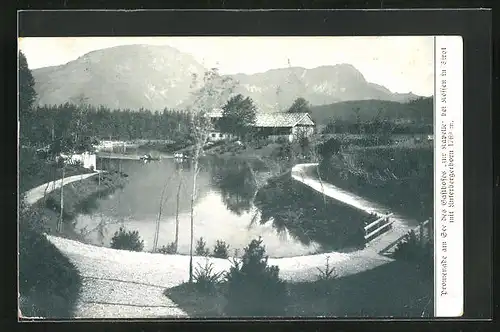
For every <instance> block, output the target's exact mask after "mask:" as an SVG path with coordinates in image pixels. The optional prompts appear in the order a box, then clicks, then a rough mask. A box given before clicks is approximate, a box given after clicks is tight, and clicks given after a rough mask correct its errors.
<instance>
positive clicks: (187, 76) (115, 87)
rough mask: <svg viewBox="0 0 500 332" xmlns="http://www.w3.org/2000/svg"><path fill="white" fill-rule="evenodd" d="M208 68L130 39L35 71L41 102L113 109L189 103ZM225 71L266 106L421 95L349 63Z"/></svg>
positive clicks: (171, 51)
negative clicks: (395, 88)
mask: <svg viewBox="0 0 500 332" xmlns="http://www.w3.org/2000/svg"><path fill="white" fill-rule="evenodd" d="M205 71H206V69H205V68H204V67H203V66H202V65H201V64H199V63H198V62H197V61H196V60H195V59H194V58H193V57H192V56H191V55H189V54H186V53H182V52H180V51H178V50H176V49H174V48H172V47H169V46H152V45H127V46H117V47H112V48H107V49H102V50H97V51H93V52H90V53H88V54H85V55H84V56H82V57H80V58H78V59H76V60H74V61H71V62H69V63H67V64H65V65H61V66H56V67H47V68H41V69H35V70H33V71H32V72H33V76H34V78H35V90H36V91H37V93H38V104H39V105H46V104H48V105H53V104H61V103H65V102H72V103H79V102H82V101H86V102H87V103H89V104H91V105H104V106H107V107H110V108H113V109H118V108H119V109H131V110H139V109H140V108H145V109H150V110H162V109H164V108H183V107H186V106H187V105H189V104H190V103H191V102H192V98H193V97H192V94H191V93H192V88H191V85H192V82H193V74H196V75H198V77H201V76H202V75H203V73H204V72H205ZM227 76H228V77H230V78H232V79H234V80H235V81H236V82H237V83H238V84H237V86H236V89H235V92H236V93H241V94H243V95H245V96H249V97H251V98H252V99H253V100H254V102H255V103H256V104H257V106H259V108H260V109H261V110H263V111H267V112H272V111H280V110H284V109H286V108H288V107H289V106H290V105H291V104H292V102H293V100H295V99H296V98H297V97H299V96H302V97H304V98H305V99H307V100H308V101H309V102H310V103H311V105H325V104H331V103H335V102H342V101H349V100H372V99H376V100H389V101H399V102H404V101H409V100H412V99H415V98H416V97H417V96H415V95H413V94H411V93H410V94H397V93H392V92H391V91H389V90H388V89H386V88H385V87H383V86H380V85H377V84H373V83H370V82H367V81H366V79H365V78H364V77H363V75H362V74H361V73H360V72H359V71H358V70H357V69H356V68H354V67H353V66H352V65H349V64H339V65H333V66H322V67H317V68H314V69H305V68H299V67H291V68H281V69H273V70H269V71H267V72H264V73H258V74H252V75H247V74H235V75H227Z"/></svg>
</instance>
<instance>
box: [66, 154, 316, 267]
mask: <svg viewBox="0 0 500 332" xmlns="http://www.w3.org/2000/svg"><path fill="white" fill-rule="evenodd" d="M97 168H98V169H103V170H121V171H123V172H125V173H126V174H127V175H128V183H127V184H126V186H125V187H124V188H123V189H119V190H117V191H116V192H114V193H113V194H112V195H110V196H108V197H104V198H102V199H100V200H99V201H98V203H97V208H96V210H94V212H93V213H92V214H90V215H80V216H78V217H77V219H76V224H75V227H76V230H77V231H78V232H83V233H85V234H86V236H85V237H86V240H87V241H89V242H91V243H94V244H98V245H104V246H109V244H110V241H111V238H112V236H113V234H114V232H115V231H117V230H118V229H119V227H120V226H125V228H126V229H127V230H136V231H138V232H139V234H140V236H141V238H142V239H143V240H144V250H151V249H152V246H153V242H154V234H155V230H156V225H157V221H158V220H160V223H159V236H158V246H159V247H161V246H163V245H168V244H169V243H172V242H173V241H174V239H175V228H176V227H175V225H176V215H177V211H178V219H179V245H178V253H180V254H189V243H190V216H191V214H190V200H191V193H192V188H193V171H192V169H191V167H190V165H189V163H186V162H184V163H178V162H176V161H174V160H173V159H162V160H160V161H153V162H148V163H144V162H142V161H135V160H110V159H98V160H97ZM268 173H269V170H266V169H264V168H262V167H260V166H255V165H251V164H250V163H248V162H244V161H241V160H215V159H210V160H206V161H204V162H203V163H202V167H201V171H200V173H199V174H198V177H197V185H196V188H197V190H196V199H195V207H194V238H195V242H196V240H198V239H199V238H200V237H203V239H204V240H205V242H206V243H207V247H208V248H209V249H211V250H212V249H213V247H214V245H215V243H216V241H217V240H223V241H225V242H226V243H227V244H229V246H230V249H229V250H230V254H233V252H234V250H235V249H237V250H238V251H239V252H240V253H241V252H242V250H243V248H244V247H245V246H247V245H248V244H249V243H250V241H251V240H252V239H255V238H258V237H259V236H261V237H262V239H263V243H264V245H265V247H266V251H267V253H268V255H269V256H270V257H291V256H298V255H306V254H310V253H314V252H318V251H321V246H320V245H319V244H318V243H316V242H315V241H299V240H298V239H297V237H296V236H291V235H290V234H289V233H288V231H287V229H286V227H279V228H277V227H275V225H274V224H273V222H272V220H271V221H269V222H267V221H266V222H259V220H260V215H261V213H260V211H259V210H258V209H257V208H256V207H255V206H254V204H253V201H254V197H255V195H256V192H257V189H258V186H260V185H261V183H263V182H264V181H262V180H263V179H264V178H265V176H266V174H268ZM162 193H163V204H161V203H160V201H161V198H162ZM160 206H161V208H160ZM160 210H161V215H160ZM103 224H105V226H104V227H102V228H101V229H100V228H99V227H98V225H103Z"/></svg>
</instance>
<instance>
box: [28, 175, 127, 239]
mask: <svg viewBox="0 0 500 332" xmlns="http://www.w3.org/2000/svg"><path fill="white" fill-rule="evenodd" d="M125 181H126V175H125V174H123V173H119V172H110V173H102V174H98V175H95V176H92V177H90V178H87V179H83V180H82V181H76V182H72V183H70V184H68V185H65V186H64V189H63V191H64V208H63V230H62V233H61V234H58V235H61V236H65V237H68V238H71V239H75V240H81V239H80V235H79V234H78V233H76V232H75V231H74V228H73V222H74V219H75V217H76V216H77V215H78V214H82V213H83V214H87V213H91V212H92V211H93V210H95V209H96V208H97V206H98V205H97V204H98V200H99V198H100V197H106V196H107V195H109V194H111V193H113V192H114V191H115V190H117V189H119V188H122V187H123V186H124V185H125ZM60 199H61V190H60V189H56V190H54V191H52V192H50V193H49V194H47V195H46V197H45V198H43V199H41V200H40V201H39V202H37V203H36V204H37V207H38V208H40V209H41V211H42V212H43V214H44V215H45V216H46V228H47V232H48V233H49V234H55V232H56V226H57V222H58V220H59V217H60V211H61V209H60V206H61V205H60Z"/></svg>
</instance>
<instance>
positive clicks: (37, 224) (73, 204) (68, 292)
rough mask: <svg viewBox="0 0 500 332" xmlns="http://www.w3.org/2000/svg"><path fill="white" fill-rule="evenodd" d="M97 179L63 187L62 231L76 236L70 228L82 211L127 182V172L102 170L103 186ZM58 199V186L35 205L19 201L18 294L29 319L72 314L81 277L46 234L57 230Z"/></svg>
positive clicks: (89, 179) (63, 316)
mask: <svg viewBox="0 0 500 332" xmlns="http://www.w3.org/2000/svg"><path fill="white" fill-rule="evenodd" d="M42 167H43V165H42ZM41 172H43V171H41ZM20 180H21V181H20V182H21V183H22V184H23V186H24V187H26V188H27V187H28V186H29V185H30V184H29V181H27V180H26V178H21V179H20ZM25 181H26V182H28V183H26V182H25ZM98 181H99V178H98V176H94V177H90V178H87V179H84V180H82V181H77V182H73V183H70V184H68V185H66V186H65V187H64V198H65V199H64V209H65V211H66V212H65V213H64V221H65V225H66V227H64V228H63V233H62V234H58V235H61V236H65V237H70V238H72V239H78V235H77V234H75V232H74V231H73V228H72V227H71V226H72V225H71V221H72V219H73V218H74V217H75V216H76V215H77V214H78V213H85V212H90V211H91V210H92V208H93V207H94V206H95V204H96V202H97V199H98V198H99V197H100V196H101V195H105V194H107V193H110V192H112V191H113V190H115V189H116V188H118V187H120V186H122V185H123V184H124V179H123V176H122V175H121V174H118V173H113V174H103V175H102V178H101V182H100V184H99V183H98ZM59 199H60V190H55V191H53V192H51V193H49V194H48V195H47V196H46V197H45V199H43V198H42V199H41V200H40V201H38V202H37V203H35V204H34V205H33V206H27V205H26V204H25V202H24V201H22V200H21V203H20V207H19V292H20V293H21V301H20V308H21V311H22V313H23V315H24V316H25V317H48V318H71V317H73V310H74V306H75V303H76V300H77V298H78V294H79V290H80V287H81V278H80V276H79V274H78V271H77V269H76V268H75V266H74V265H73V264H72V263H71V261H70V260H69V259H68V258H67V257H66V256H64V255H63V254H62V253H61V252H60V251H59V250H58V249H57V248H56V247H55V246H54V245H53V244H52V243H51V242H50V241H49V240H48V239H47V238H46V237H45V235H44V233H54V232H55V230H56V225H57V221H58V218H59V213H58V211H60V210H59V206H60V205H59V202H60V201H59Z"/></svg>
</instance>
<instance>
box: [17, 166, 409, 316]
mask: <svg viewBox="0 0 500 332" xmlns="http://www.w3.org/2000/svg"><path fill="white" fill-rule="evenodd" d="M314 165H315V164H301V165H297V166H295V167H294V168H293V171H292V177H293V178H294V179H295V180H297V181H301V182H302V183H304V184H306V185H308V186H310V187H311V188H313V189H315V190H318V191H320V192H321V191H322V190H323V192H324V193H325V194H326V195H328V196H330V197H332V198H335V199H338V200H341V201H343V202H345V203H347V204H351V205H353V206H355V207H358V208H361V209H364V210H368V211H378V210H377V209H378V208H377V207H376V205H374V204H372V203H371V202H369V201H366V200H362V199H361V198H359V197H357V196H355V195H352V194H350V193H347V192H345V191H342V190H340V189H338V188H336V187H334V186H332V185H328V184H325V183H323V189H321V187H318V185H319V186H321V182H320V181H319V180H318V179H315V178H314V177H313V176H311V175H310V174H309V173H308V172H310V171H311V169H313V168H314V167H316V166H314ZM95 174H96V173H93V174H85V175H82V176H80V175H77V176H72V177H68V178H67V179H65V180H64V184H67V183H70V182H74V181H78V180H81V179H85V178H88V177H90V176H93V175H95ZM60 186H61V181H60V180H57V181H55V182H54V183H50V184H49V187H48V190H47V192H50V191H52V190H54V189H56V188H59V187H60ZM45 188H47V184H44V185H41V186H38V187H36V188H34V189H32V190H30V191H29V192H28V193H27V195H26V196H27V200H28V202H29V203H30V204H33V203H35V202H36V201H37V200H39V199H41V198H42V197H43V194H44V191H45ZM318 188H319V189H318ZM349 202H351V203H349ZM380 211H382V210H380ZM385 212H386V211H384V213H385ZM409 227H410V226H409V222H407V221H406V220H404V219H401V220H399V221H398V226H397V228H395V229H394V230H393V231H392V232H391V233H386V234H385V235H382V236H380V237H379V238H377V239H376V240H374V241H372V242H371V244H370V245H369V246H367V248H365V249H363V250H359V251H354V252H349V253H338V252H331V253H323V254H314V255H307V256H299V257H288V258H270V259H269V264H271V265H277V266H278V267H279V268H280V276H281V277H282V278H283V279H286V280H289V281H295V282H298V281H313V280H316V278H317V274H318V270H317V268H323V267H324V266H325V262H326V258H327V257H329V258H330V262H331V263H333V264H335V267H336V272H337V274H338V276H339V277H343V276H347V275H351V274H355V273H359V272H362V271H366V270H369V269H372V268H375V267H377V266H380V265H382V264H386V263H388V262H391V261H392V259H390V258H388V257H385V256H383V255H380V254H379V249H381V248H382V247H384V246H386V245H387V244H389V243H390V242H391V241H393V240H395V239H396V238H397V237H398V236H399V235H400V234H403V232H405V231H406V230H407V229H409ZM47 237H48V239H49V240H50V241H51V242H52V243H53V244H54V245H55V246H56V247H57V248H58V249H59V250H60V251H61V252H62V253H64V254H65V255H66V256H67V257H68V258H69V259H70V260H71V261H72V262H73V263H74V264H75V266H76V267H77V269H78V271H79V273H80V275H81V276H82V279H83V285H82V289H81V294H80V299H79V301H78V303H77V305H76V313H75V316H76V317H77V318H147V317H187V314H186V313H185V312H184V311H183V310H181V309H180V308H178V307H177V305H176V304H175V303H174V302H173V301H171V300H170V299H169V298H167V297H166V296H164V295H163V291H164V289H165V288H170V287H174V286H177V285H179V284H181V283H183V282H185V281H187V279H188V271H189V256H185V255H163V254H152V253H146V252H131V251H125V250H115V249H110V248H104V247H98V246H93V245H88V244H84V243H81V242H78V241H73V240H68V239H65V238H61V237H58V236H53V235H47ZM206 259H207V258H203V257H194V259H193V262H194V266H196V265H197V263H201V264H202V265H204V263H205V260H206ZM208 260H210V262H212V263H213V264H214V270H215V271H227V270H228V269H229V267H230V262H229V261H228V260H225V259H217V258H208Z"/></svg>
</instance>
